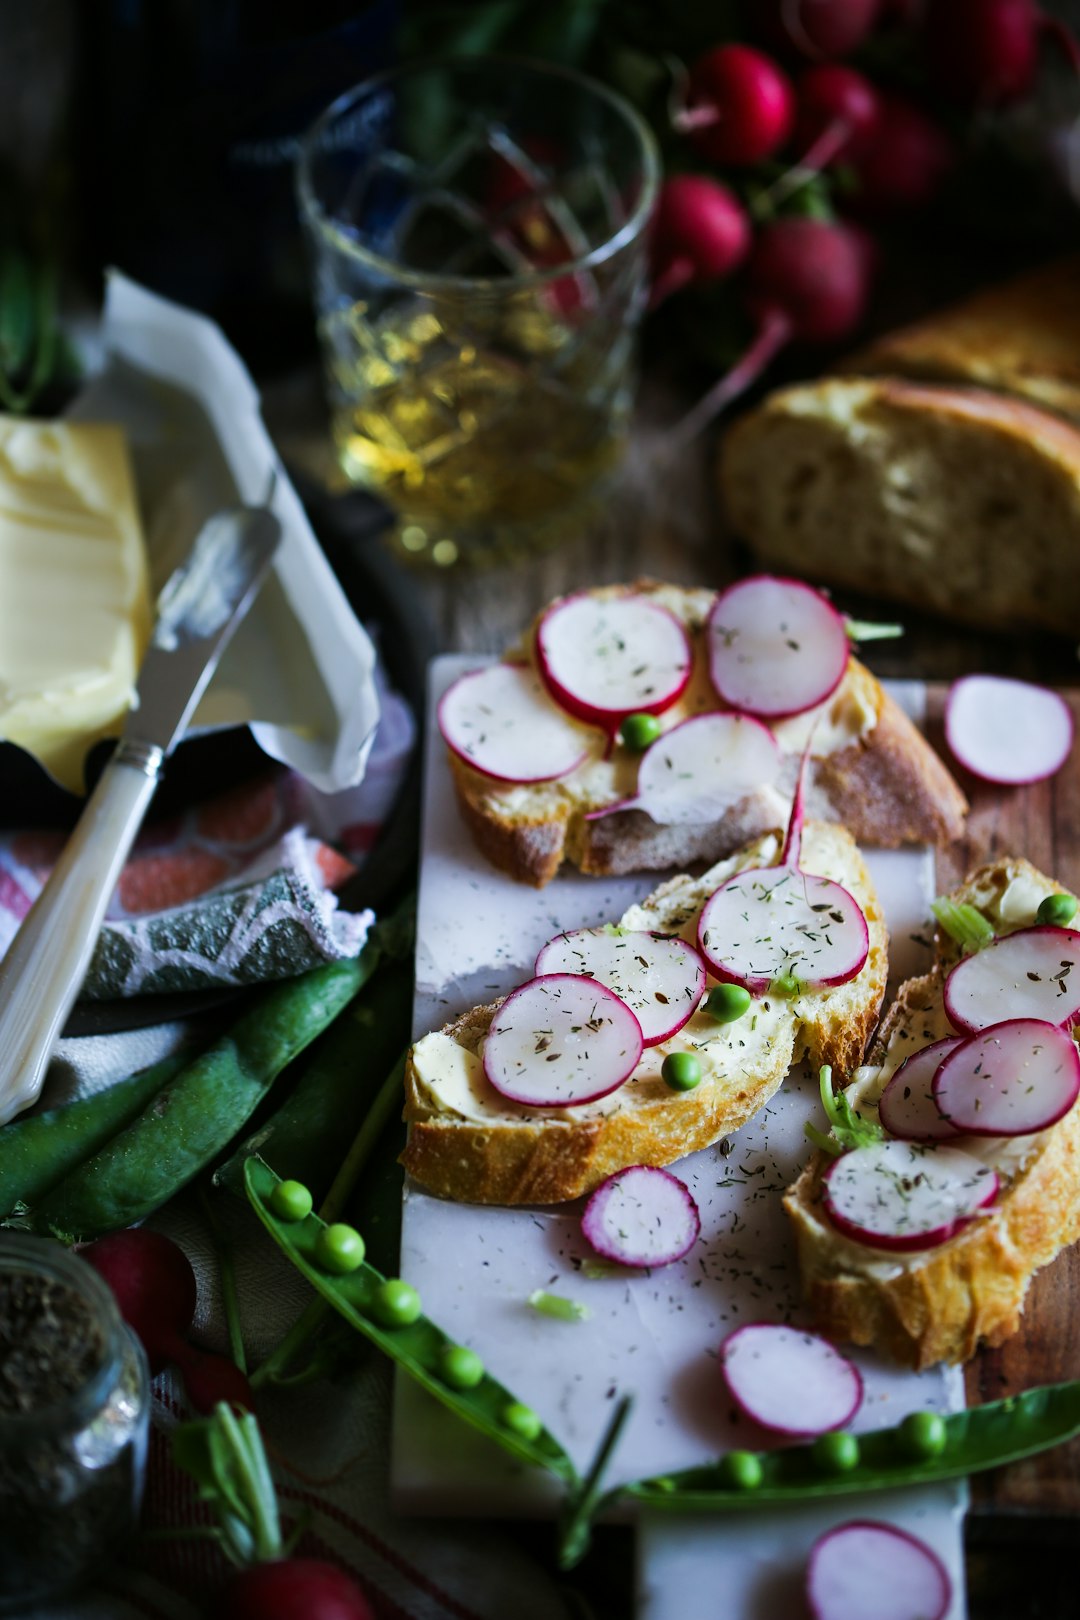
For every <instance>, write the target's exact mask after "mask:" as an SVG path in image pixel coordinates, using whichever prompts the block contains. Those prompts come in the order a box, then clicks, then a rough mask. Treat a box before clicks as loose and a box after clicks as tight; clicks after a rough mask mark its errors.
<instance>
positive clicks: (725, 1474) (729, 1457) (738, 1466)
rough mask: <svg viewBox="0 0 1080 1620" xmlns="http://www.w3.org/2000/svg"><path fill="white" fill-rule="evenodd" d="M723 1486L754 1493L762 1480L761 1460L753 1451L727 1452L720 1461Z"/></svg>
mask: <svg viewBox="0 0 1080 1620" xmlns="http://www.w3.org/2000/svg"><path fill="white" fill-rule="evenodd" d="M720 1474H721V1477H722V1479H723V1481H724V1484H725V1485H728V1486H731V1487H732V1488H733V1489H734V1490H737V1491H756V1490H757V1488H758V1486H759V1485H760V1484H761V1481H762V1479H763V1478H764V1471H763V1469H762V1466H761V1458H760V1457H759V1456H758V1455H757V1452H755V1451H729V1452H727V1454H726V1455H725V1456H723V1457H722V1458H721V1459H720Z"/></svg>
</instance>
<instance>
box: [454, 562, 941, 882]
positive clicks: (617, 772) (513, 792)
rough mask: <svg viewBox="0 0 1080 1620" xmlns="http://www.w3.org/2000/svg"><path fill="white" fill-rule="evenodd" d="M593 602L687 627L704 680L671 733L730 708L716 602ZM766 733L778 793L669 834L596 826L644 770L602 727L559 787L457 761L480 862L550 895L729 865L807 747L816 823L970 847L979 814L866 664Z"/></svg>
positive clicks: (881, 841) (768, 813) (618, 813)
mask: <svg viewBox="0 0 1080 1620" xmlns="http://www.w3.org/2000/svg"><path fill="white" fill-rule="evenodd" d="M589 594H590V595H591V596H593V597H595V598H597V599H605V598H606V599H611V598H614V597H620V596H621V597H626V596H642V597H646V598H647V599H649V600H651V601H654V602H656V603H658V604H659V605H661V606H663V607H665V608H666V609H668V611H669V612H671V613H672V614H674V615H675V617H676V618H677V619H678V620H679V621H680V622H681V623H682V624H683V626H684V627H685V629H686V631H687V634H688V636H689V638H690V642H691V646H692V650H693V660H694V662H693V671H692V674H691V677H690V680H689V684H688V685H687V687H686V689H685V691H684V692H683V693H682V695H681V697H680V698H679V699H678V701H677V702H675V703H674V704H673V705H672V706H671V707H670V708H668V709H667V710H666V711H665V712H664V713H663V714H661V715H660V716H658V719H659V722H660V725H661V727H662V728H663V730H664V731H667V730H669V729H670V728H671V727H673V726H675V725H677V724H678V723H679V722H680V721H683V720H685V719H687V718H688V717H689V716H691V715H695V714H702V713H707V712H715V711H720V710H723V709H725V707H726V705H725V704H724V703H723V702H722V701H721V700H720V698H719V697H718V696H717V694H716V692H715V690H714V689H713V687H712V685H711V683H710V680H709V673H708V662H707V654H706V648H705V633H704V632H705V624H706V620H707V618H708V614H709V610H710V608H711V606H712V604H713V602H714V601H715V599H716V593H715V592H714V591H711V590H707V589H701V588H689V587H682V586H676V585H667V584H661V583H657V582H654V581H649V580H643V581H638V582H636V583H635V584H633V585H617V586H605V587H602V588H600V589H598V590H596V591H594V592H591V593H589ZM510 657H512V658H513V659H514V660H516V661H520V660H522V659H528V660H529V661H530V662H531V663H533V664H534V665H535V662H536V652H535V634H530V635H528V636H526V637H525V638H524V640H523V642H522V645H521V646H520V647H519V648H517V649H513V650H512V652H511V654H510ZM768 724H769V729H770V730H771V731H772V733H773V735H774V736H775V737H776V739H777V742H778V743H779V745H780V748H781V750H782V755H783V761H784V768H783V771H782V775H781V778H780V780H779V781H778V782H777V783H775V784H773V785H771V786H770V787H768V788H763V789H761V790H759V791H756V792H752V793H748V794H747V795H746V796H745V797H743V798H741V799H739V800H738V801H737V802H734V803H732V804H730V805H728V806H727V807H725V808H724V810H723V811H722V813H721V814H719V815H718V816H717V817H716V818H715V819H713V820H711V821H707V822H702V823H692V824H686V823H682V824H679V825H661V824H659V823H658V822H656V821H654V820H653V819H652V818H651V817H650V816H649V815H648V814H647V813H646V812H645V811H644V810H640V809H633V808H628V809H616V810H613V811H611V812H610V813H609V814H605V815H601V816H599V817H597V818H595V819H590V813H591V812H592V813H595V812H596V811H598V810H603V809H604V808H605V807H607V806H612V805H616V804H618V803H620V802H621V801H622V800H624V799H626V798H627V797H629V796H630V795H632V794H633V792H634V790H635V785H636V781H637V772H638V763H639V759H640V755H639V754H637V753H634V752H633V751H632V750H630V749H628V748H627V747H625V746H623V745H622V743H620V742H619V741H618V740H616V741H615V744H614V746H613V747H612V748H610V749H609V748H608V738H607V737H606V735H605V734H604V732H603V731H601V730H598V729H595V728H593V729H587V728H583V735H584V736H585V738H586V747H587V749H588V758H587V759H586V760H585V762H584V763H583V764H582V765H581V766H579V767H578V768H577V769H575V770H573V771H571V772H569V773H568V774H567V775H565V776H562V777H560V778H557V779H555V780H551V781H545V782H534V783H506V782H500V781H498V780H495V779H493V778H492V777H490V776H485V775H483V774H482V773H481V772H479V771H477V770H475V769H473V768H472V767H471V766H470V765H469V764H468V763H467V762H466V761H465V760H463V759H462V758H461V757H460V755H456V754H453V753H452V754H451V756H450V764H451V771H452V775H453V782H454V788H455V792H456V795H457V799H458V803H459V806H460V808H461V812H462V815H463V817H464V819H465V822H466V824H467V825H468V827H469V829H470V831H471V833H472V835H473V837H474V839H475V842H476V844H477V846H478V847H479V849H480V850H481V852H482V853H483V854H484V855H485V857H486V858H487V859H488V860H489V861H491V863H492V864H493V865H494V866H497V867H499V868H500V870H502V871H505V872H508V873H509V874H510V875H511V876H512V877H515V878H517V879H518V880H520V881H522V882H526V883H531V884H534V885H536V886H538V887H539V886H541V885H543V884H545V883H547V882H548V881H550V879H551V878H552V877H554V875H555V874H556V872H557V871H558V870H559V867H560V866H561V865H562V863H563V862H564V861H569V862H571V863H572V864H573V865H575V866H577V867H578V868H579V869H580V870H581V871H583V872H586V873H593V874H597V875H605V876H613V875H620V874H625V873H629V872H638V871H663V870H671V869H676V870H678V869H679V868H681V867H684V866H688V865H690V864H691V863H693V862H698V861H715V860H717V859H719V858H720V857H722V856H724V855H727V854H730V853H731V851H732V850H734V849H737V848H739V847H740V846H741V845H742V844H744V843H745V842H747V841H748V840H749V839H752V838H756V837H759V836H760V835H761V834H762V833H764V832H766V831H768V830H769V829H770V828H773V827H775V826H777V825H779V824H782V823H783V821H784V819H785V817H786V814H787V808H788V805H789V804H790V800H791V795H792V793H793V792H794V786H795V779H796V775H797V772H798V766H799V760H800V756H801V754H802V751H803V750H804V748H805V747H806V745H807V742H808V741H809V743H810V748H811V756H812V759H811V767H812V768H811V772H810V780H809V800H808V807H809V811H810V813H811V814H812V815H813V816H815V817H817V818H819V819H821V820H829V821H838V822H842V823H843V824H844V825H845V826H846V827H848V828H849V829H850V831H851V832H852V834H853V835H854V837H855V838H856V839H857V840H859V841H860V842H862V843H866V844H870V845H877V846H881V847H887V848H892V847H897V846H899V845H902V844H906V843H934V844H938V843H944V842H947V841H949V840H950V839H953V838H955V837H957V836H959V834H960V831H961V829H962V826H963V817H964V814H965V811H966V808H967V806H966V803H965V800H964V797H963V795H962V793H961V792H960V789H959V788H958V787H957V785H956V783H955V782H954V781H953V779H952V777H951V776H950V774H949V772H948V771H947V769H946V768H945V766H944V765H943V764H942V762H941V760H940V759H939V758H938V756H937V755H936V754H935V753H934V751H933V750H932V749H931V748H930V746H929V744H928V743H927V742H926V740H925V738H924V737H923V736H922V735H921V733H920V732H919V731H918V729H917V728H916V727H915V726H914V725H913V724H912V722H911V721H910V720H909V719H908V717H907V716H906V715H905V714H904V713H903V711H902V710H901V709H900V708H899V707H898V705H897V704H896V703H895V702H894V701H893V699H892V698H891V697H890V696H889V695H888V694H887V693H886V692H885V690H884V688H883V687H882V686H881V684H880V682H879V681H878V680H877V679H876V678H875V677H874V676H873V675H872V674H871V673H870V671H869V670H867V669H866V668H865V667H864V666H863V665H862V664H860V663H859V662H858V660H857V659H855V658H853V657H852V658H849V660H848V664H847V669H846V671H845V673H844V675H843V677H842V679H841V681H840V683H839V685H838V686H837V687H836V689H835V690H834V691H833V692H832V693H831V695H830V696H829V697H828V698H827V699H826V700H825V701H824V702H823V703H820V704H818V705H816V706H814V707H813V708H811V709H808V710H805V711H804V712H802V713H799V714H794V715H792V716H790V717H788V718H785V719H781V720H773V721H771V722H768Z"/></svg>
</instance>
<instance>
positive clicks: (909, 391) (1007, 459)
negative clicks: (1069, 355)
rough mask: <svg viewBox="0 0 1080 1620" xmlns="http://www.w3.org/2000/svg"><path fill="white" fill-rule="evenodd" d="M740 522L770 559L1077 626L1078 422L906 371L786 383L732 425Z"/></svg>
mask: <svg viewBox="0 0 1080 1620" xmlns="http://www.w3.org/2000/svg"><path fill="white" fill-rule="evenodd" d="M720 478H721V486H722V491H723V497H724V500H725V503H726V506H727V510H728V512H729V514H730V517H731V521H732V523H733V525H734V527H735V529H736V530H737V531H738V532H739V534H741V535H742V536H743V538H744V539H746V540H747V541H748V542H749V544H750V546H751V547H752V549H753V551H754V553H755V555H756V556H757V557H758V558H759V560H760V561H761V562H762V564H763V565H765V566H766V567H769V568H781V569H793V570H795V571H797V572H799V573H805V574H809V575H811V576H812V577H813V578H814V579H819V580H826V581H828V582H830V583H832V584H834V585H840V586H843V587H845V588H847V589H851V590H857V591H866V592H870V593H871V594H874V595H878V596H884V597H889V598H893V599H895V600H897V601H901V602H908V603H911V604H912V605H913V606H915V607H918V608H920V609H923V610H928V611H930V612H934V613H941V614H943V615H945V616H947V617H950V618H954V619H958V620H961V621H965V622H969V623H971V624H975V625H978V626H979V627H980V628H983V629H986V628H1000V629H1009V630H1012V629H1015V628H1016V626H1017V625H1020V624H1028V625H1035V626H1041V627H1044V628H1046V629H1050V630H1060V631H1062V632H1065V633H1067V634H1073V635H1074V634H1075V631H1076V624H1077V621H1078V619H1080V571H1078V570H1077V567H1076V555H1077V548H1078V546H1080V428H1077V427H1074V426H1073V425H1072V424H1071V423H1068V422H1065V421H1063V420H1062V419H1061V418H1060V417H1057V416H1051V415H1050V414H1049V413H1048V412H1046V411H1041V410H1038V409H1037V408H1036V407H1035V406H1033V405H1029V404H1026V403H1025V402H1023V401H1022V400H1018V399H1010V398H1007V397H1006V396H1004V395H999V394H991V393H986V392H980V391H979V390H977V389H961V388H954V389H948V388H935V387H932V386H930V385H923V384H919V383H911V382H902V381H898V380H896V379H894V378H880V379H864V378H843V377H833V378H826V379H825V380H824V381H821V382H815V383H811V384H808V385H806V386H803V387H798V388H787V389H784V390H782V391H781V392H779V393H776V394H772V395H771V396H770V397H769V398H768V399H767V400H766V401H765V402H764V404H763V405H762V406H761V407H760V408H759V409H757V410H755V411H752V412H750V413H749V414H748V415H747V416H745V417H743V418H742V420H741V421H740V422H738V423H737V424H736V425H735V427H734V428H733V429H732V430H731V432H730V433H729V434H728V435H727V437H726V439H725V442H724V447H723V453H722V458H721V469H720Z"/></svg>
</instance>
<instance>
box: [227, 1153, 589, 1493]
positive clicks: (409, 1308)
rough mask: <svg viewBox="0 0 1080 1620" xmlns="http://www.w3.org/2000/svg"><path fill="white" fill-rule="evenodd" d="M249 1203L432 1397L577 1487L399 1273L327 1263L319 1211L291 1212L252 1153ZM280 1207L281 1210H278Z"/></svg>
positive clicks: (566, 1466)
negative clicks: (299, 1216) (298, 1216)
mask: <svg viewBox="0 0 1080 1620" xmlns="http://www.w3.org/2000/svg"><path fill="white" fill-rule="evenodd" d="M244 1182H245V1186H246V1189H247V1196H248V1199H249V1201H250V1203H251V1206H252V1208H253V1209H254V1211H255V1213H256V1214H257V1215H258V1217H259V1219H260V1220H261V1221H262V1223H263V1225H264V1226H265V1227H266V1229H267V1231H268V1232H269V1233H270V1235H271V1237H272V1238H273V1239H274V1241H275V1242H276V1243H277V1244H278V1246H279V1248H281V1249H282V1250H283V1251H284V1252H285V1254H286V1255H287V1256H288V1258H289V1259H290V1260H291V1261H292V1263H293V1265H294V1266H295V1267H296V1268H297V1270H298V1271H300V1272H301V1273H302V1275H303V1276H305V1277H306V1278H307V1280H308V1282H310V1283H311V1284H312V1286H313V1287H314V1288H316V1289H317V1290H318V1292H319V1293H320V1294H321V1295H322V1297H323V1298H324V1299H326V1300H327V1301H329V1303H330V1304H331V1305H332V1306H333V1307H334V1309H335V1310H336V1311H338V1312H339V1314H340V1315H341V1316H343V1317H344V1318H345V1320H346V1321H347V1322H348V1323H349V1324H350V1325H351V1326H352V1327H354V1328H355V1329H356V1330H357V1332H358V1333H361V1334H363V1335H364V1337H365V1338H367V1339H370V1340H371V1342H372V1343H373V1344H375V1345H377V1346H378V1348H379V1349H380V1350H382V1351H383V1352H384V1353H385V1354H386V1355H388V1356H389V1357H390V1358H391V1360H393V1361H395V1362H396V1363H397V1364H398V1366H399V1367H401V1368H403V1369H404V1371H405V1372H407V1373H408V1374H409V1375H410V1376H411V1377H412V1378H414V1379H415V1380H416V1382H417V1383H418V1384H421V1385H422V1386H423V1387H424V1388H425V1389H426V1390H428V1392H429V1393H430V1394H432V1395H434V1396H435V1398H436V1399H437V1400H439V1401H441V1402H442V1403H443V1405H444V1406H448V1407H449V1408H450V1410H451V1411H453V1412H456V1413H457V1415H458V1417H461V1418H464V1420H465V1421H466V1422H467V1423H470V1424H472V1426H473V1427H474V1428H476V1429H479V1430H480V1431H481V1432H482V1433H483V1434H486V1435H488V1436H489V1437H490V1438H491V1439H493V1440H495V1441H497V1443H498V1444H499V1445H500V1446H502V1447H503V1448H504V1449H505V1450H507V1451H510V1452H512V1453H513V1454H514V1455H515V1456H516V1457H519V1458H521V1459H522V1461H524V1462H528V1463H532V1464H534V1465H535V1466H537V1467H539V1468H545V1469H547V1470H548V1472H549V1473H553V1474H555V1475H556V1476H557V1477H558V1478H559V1479H561V1480H562V1481H563V1482H564V1483H565V1484H567V1485H569V1486H571V1487H575V1486H577V1485H578V1483H579V1482H578V1476H577V1472H576V1470H575V1468H574V1465H573V1463H572V1462H571V1460H570V1458H569V1457H568V1456H567V1454H566V1452H565V1451H564V1450H563V1448H562V1446H560V1445H559V1442H558V1441H557V1440H556V1439H555V1438H554V1436H553V1435H551V1434H550V1433H549V1432H548V1431H547V1429H545V1428H544V1426H543V1424H542V1422H541V1421H540V1419H539V1417H538V1416H537V1414H536V1413H534V1412H533V1411H532V1409H531V1408H530V1407H528V1406H526V1405H524V1404H523V1403H522V1402H521V1401H519V1400H518V1399H517V1397H516V1396H515V1395H513V1394H512V1393H511V1391H510V1390H508V1389H506V1388H505V1387H504V1386H503V1385H502V1384H500V1383H498V1382H497V1380H496V1379H494V1378H492V1377H491V1375H490V1374H489V1373H487V1372H486V1371H484V1370H483V1368H482V1366H481V1365H480V1363H479V1361H478V1358H475V1357H471V1358H470V1357H468V1356H467V1355H466V1356H462V1355H461V1353H460V1351H461V1347H460V1346H455V1345H454V1343H453V1341H452V1340H451V1339H450V1338H449V1336H448V1335H447V1334H445V1333H444V1332H443V1331H442V1329H441V1328H440V1327H437V1326H436V1325H435V1323H434V1322H432V1321H431V1320H430V1318H428V1317H426V1316H424V1315H423V1314H422V1310H421V1305H420V1300H419V1296H418V1295H417V1294H416V1291H415V1290H414V1289H412V1288H410V1287H409V1285H408V1284H407V1283H403V1282H401V1280H400V1279H398V1278H387V1277H384V1276H383V1274H382V1272H381V1271H376V1270H375V1268H374V1266H371V1265H368V1264H367V1262H366V1261H364V1262H361V1263H360V1264H359V1265H357V1266H355V1267H354V1268H353V1269H352V1270H350V1271H349V1272H347V1273H345V1274H342V1273H341V1272H339V1271H335V1270H328V1269H327V1267H326V1265H325V1263H324V1261H323V1260H322V1259H320V1254H324V1253H325V1247H326V1239H325V1238H324V1237H323V1233H324V1232H326V1230H327V1227H326V1223H325V1222H324V1221H321V1220H320V1219H319V1217H318V1216H317V1215H314V1214H308V1215H306V1216H304V1217H303V1218H302V1219H300V1220H295V1219H291V1218H289V1217H290V1214H291V1211H290V1210H289V1209H288V1202H289V1201H288V1200H286V1201H285V1203H284V1204H283V1202H282V1199H281V1195H280V1194H278V1192H277V1189H278V1187H279V1186H280V1181H279V1178H278V1177H277V1176H276V1175H275V1173H274V1171H273V1170H271V1168H270V1166H269V1165H268V1164H265V1163H264V1162H263V1160H262V1159H260V1158H258V1157H257V1156H253V1157H251V1158H249V1159H248V1160H247V1161H246V1163H245V1165H244ZM279 1208H284V1209H285V1211H286V1213H285V1215H284V1216H282V1215H280V1214H278V1213H276V1211H277V1209H279Z"/></svg>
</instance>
